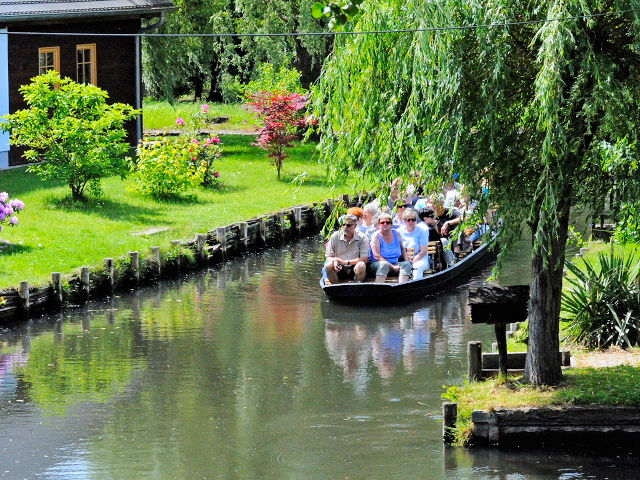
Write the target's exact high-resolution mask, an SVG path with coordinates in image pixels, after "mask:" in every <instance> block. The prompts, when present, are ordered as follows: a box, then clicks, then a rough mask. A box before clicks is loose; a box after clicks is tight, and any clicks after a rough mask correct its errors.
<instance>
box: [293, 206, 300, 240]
mask: <svg viewBox="0 0 640 480" xmlns="http://www.w3.org/2000/svg"><path fill="white" fill-rule="evenodd" d="M293 219H294V221H295V222H296V232H297V234H298V236H300V233H301V232H302V207H293Z"/></svg>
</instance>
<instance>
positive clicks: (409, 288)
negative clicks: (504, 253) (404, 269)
mask: <svg viewBox="0 0 640 480" xmlns="http://www.w3.org/2000/svg"><path fill="white" fill-rule="evenodd" d="M490 245H491V243H490V242H486V243H483V244H482V245H481V246H480V247H478V248H477V249H476V250H474V251H473V252H471V253H469V254H468V255H467V256H466V257H464V258H463V259H461V260H459V261H458V262H456V263H454V264H453V265H452V266H451V267H449V268H446V269H444V270H441V271H439V272H436V273H434V274H432V275H428V276H426V277H424V278H422V279H420V280H409V281H408V282H404V283H376V282H368V281H365V282H354V281H346V282H343V283H337V284H325V279H324V278H322V279H320V286H321V287H322V290H323V291H324V293H325V294H326V295H327V297H329V300H332V301H334V302H339V303H353V304H363V303H366V304H375V303H378V304H379V303H390V302H394V303H395V302H401V301H406V300H408V299H409V300H418V299H420V298H421V297H423V296H425V295H427V294H429V293H435V292H438V291H441V290H443V289H445V288H447V287H451V286H454V285H459V284H461V283H464V281H465V280H466V279H467V277H466V276H465V275H464V274H465V273H467V272H468V271H469V270H470V269H471V268H472V267H474V266H476V265H477V264H478V263H480V262H481V261H482V260H485V259H487V258H488V257H490V256H491V252H490V250H489V246H490Z"/></svg>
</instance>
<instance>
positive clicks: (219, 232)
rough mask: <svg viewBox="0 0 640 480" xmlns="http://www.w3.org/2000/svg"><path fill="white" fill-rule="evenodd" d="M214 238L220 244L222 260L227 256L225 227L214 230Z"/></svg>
mask: <svg viewBox="0 0 640 480" xmlns="http://www.w3.org/2000/svg"><path fill="white" fill-rule="evenodd" d="M216 238H217V239H218V243H219V244H220V251H221V252H222V258H226V256H227V227H218V228H216Z"/></svg>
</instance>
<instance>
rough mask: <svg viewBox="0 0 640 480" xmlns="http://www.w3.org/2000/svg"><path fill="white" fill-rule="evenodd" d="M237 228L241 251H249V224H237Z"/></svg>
mask: <svg viewBox="0 0 640 480" xmlns="http://www.w3.org/2000/svg"><path fill="white" fill-rule="evenodd" d="M238 228H239V229H240V245H241V246H242V250H243V251H245V252H246V251H247V250H248V249H249V224H248V223H247V222H238Z"/></svg>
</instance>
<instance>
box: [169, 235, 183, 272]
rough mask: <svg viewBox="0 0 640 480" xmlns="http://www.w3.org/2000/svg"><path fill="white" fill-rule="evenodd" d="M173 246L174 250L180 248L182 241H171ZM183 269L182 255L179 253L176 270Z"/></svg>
mask: <svg viewBox="0 0 640 480" xmlns="http://www.w3.org/2000/svg"><path fill="white" fill-rule="evenodd" d="M171 245H172V246H173V248H179V247H180V240H171ZM181 267H182V255H181V254H180V253H179V252H178V256H177V257H176V268H177V269H178V270H180V268H181Z"/></svg>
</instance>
